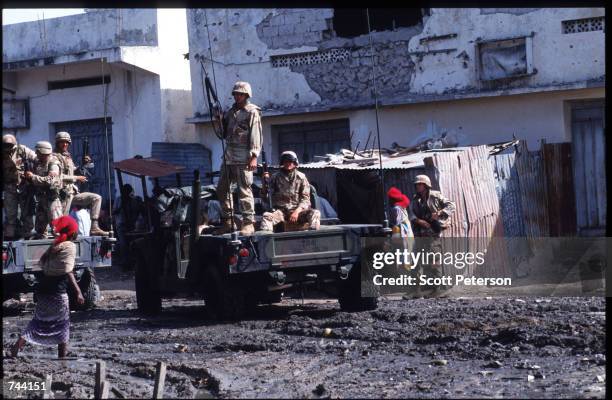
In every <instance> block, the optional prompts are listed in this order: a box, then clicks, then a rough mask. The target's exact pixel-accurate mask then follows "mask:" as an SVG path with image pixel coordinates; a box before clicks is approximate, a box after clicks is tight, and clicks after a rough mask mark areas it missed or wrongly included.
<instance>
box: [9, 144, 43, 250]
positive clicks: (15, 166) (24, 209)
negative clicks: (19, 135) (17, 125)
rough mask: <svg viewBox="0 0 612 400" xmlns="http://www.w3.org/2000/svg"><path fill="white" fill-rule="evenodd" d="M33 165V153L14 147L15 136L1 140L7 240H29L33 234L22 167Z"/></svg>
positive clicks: (30, 204)
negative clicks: (19, 227) (18, 227)
mask: <svg viewBox="0 0 612 400" xmlns="http://www.w3.org/2000/svg"><path fill="white" fill-rule="evenodd" d="M35 161H36V153H35V152H34V151H32V150H31V149H29V148H28V147H27V146H25V145H23V144H20V145H17V139H16V138H15V136H13V135H10V134H7V135H3V136H2V169H3V170H4V179H3V181H2V191H3V192H4V202H3V203H4V209H5V215H6V223H5V224H4V237H5V238H6V239H16V238H18V237H19V236H24V237H28V236H30V233H31V232H32V228H33V226H34V223H33V221H32V211H31V210H29V209H30V208H31V206H32V205H33V204H32V201H33V199H32V196H31V195H30V194H29V190H27V187H26V183H25V182H24V181H23V174H24V171H25V170H26V165H25V164H26V163H28V162H32V163H33V162H35ZM18 208H19V210H18ZM18 211H20V213H18ZM18 214H19V219H18V218H17V216H18ZM17 222H20V225H21V232H20V233H17V232H16V227H17V225H18V224H17ZM20 234H21V235H20Z"/></svg>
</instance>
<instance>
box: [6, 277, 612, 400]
mask: <svg viewBox="0 0 612 400" xmlns="http://www.w3.org/2000/svg"><path fill="white" fill-rule="evenodd" d="M129 278H130V277H129V276H125V277H124V280H123V281H121V282H116V281H115V282H110V281H108V282H107V281H105V280H104V279H100V282H101V287H102V295H103V297H104V299H103V300H102V301H101V303H100V305H99V307H98V308H97V309H95V310H92V311H88V312H78V313H72V314H71V320H72V329H71V351H72V352H73V353H75V359H71V360H66V361H58V360H56V359H55V357H56V349H54V348H45V347H35V346H32V345H27V346H26V348H25V349H24V351H23V353H22V355H21V356H20V357H18V358H16V359H15V358H4V360H3V367H4V376H3V378H4V381H7V380H10V379H15V378H36V379H42V378H44V376H45V375H46V374H49V373H52V374H53V382H54V383H53V387H52V389H53V390H54V394H55V395H56V396H57V398H61V397H67V398H83V397H90V398H91V397H92V396H93V387H94V371H95V361H96V360H104V361H106V370H107V379H108V381H109V382H110V385H111V386H112V387H113V389H114V390H113V391H111V394H110V396H111V397H121V396H124V397H126V398H128V397H129V398H145V397H149V398H150V397H151V396H152V392H153V383H154V373H155V364H156V362H157V361H165V362H166V363H167V365H168V374H167V377H166V385H165V392H164V394H165V396H167V397H177V398H194V397H196V398H213V397H220V398H224V397H309V398H326V397H333V398H337V397H392V398H393V397H423V398H438V397H453V398H456V397H537V398H542V397H546V398H576V397H583V398H604V397H605V394H606V393H605V364H606V355H605V351H606V350H605V315H604V312H605V300H604V299H603V298H594V297H590V298H527V297H525V298H480V299H419V300H400V299H385V300H383V301H382V302H381V304H380V307H379V309H378V310H377V311H373V312H361V313H345V312H341V311H339V309H338V306H337V303H336V302H335V301H333V300H317V301H312V302H308V301H306V303H305V304H304V305H302V304H301V301H300V300H293V299H288V300H284V301H283V302H282V303H279V304H277V305H272V306H261V307H259V308H258V310H257V312H256V314H255V315H254V316H253V317H251V318H250V319H248V320H246V321H242V322H238V323H215V322H212V321H208V320H206V318H205V312H204V303H203V302H202V301H199V300H165V301H164V311H163V313H162V315H161V316H159V317H155V318H145V317H142V316H140V315H139V314H138V313H137V312H136V310H135V308H136V299H135V293H134V291H133V281H132V280H130V279H129ZM27 298H29V299H31V295H29V296H28V297H27ZM12 307H13V308H12V309H7V307H6V305H5V309H4V312H5V316H4V319H3V327H4V329H3V343H4V349H7V348H8V346H9V345H10V344H11V343H12V342H13V341H14V340H15V338H16V337H17V335H18V333H19V331H20V330H21V329H23V328H24V327H25V325H26V324H27V323H28V321H29V320H30V318H31V316H32V309H33V308H32V307H33V306H32V305H31V304H30V303H27V302H24V303H19V304H17V305H15V304H13V305H12ZM15 310H17V311H16V312H15ZM9 312H12V314H13V315H7V314H9ZM6 394H7V392H5V395H6Z"/></svg>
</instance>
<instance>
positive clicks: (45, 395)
mask: <svg viewBox="0 0 612 400" xmlns="http://www.w3.org/2000/svg"><path fill="white" fill-rule="evenodd" d="M52 383H53V375H51V374H48V375H47V376H46V377H45V390H44V391H43V399H50V398H52V397H53V396H52V395H51V394H52V393H53V392H52V391H51V384H52Z"/></svg>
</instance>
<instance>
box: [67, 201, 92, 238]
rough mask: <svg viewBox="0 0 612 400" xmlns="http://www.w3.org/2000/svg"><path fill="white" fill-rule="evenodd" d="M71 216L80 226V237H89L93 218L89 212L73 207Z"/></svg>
mask: <svg viewBox="0 0 612 400" xmlns="http://www.w3.org/2000/svg"><path fill="white" fill-rule="evenodd" d="M70 216H71V217H72V218H74V220H75V221H76V222H77V224H78V225H79V231H78V235H79V236H89V233H90V230H91V216H90V215H89V210H87V209H86V208H83V207H78V206H75V207H72V210H71V211H70Z"/></svg>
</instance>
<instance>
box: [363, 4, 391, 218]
mask: <svg viewBox="0 0 612 400" xmlns="http://www.w3.org/2000/svg"><path fill="white" fill-rule="evenodd" d="M366 19H367V21H368V36H369V38H370V56H371V57H372V92H373V94H374V109H375V115H376V136H377V140H378V164H379V170H378V174H379V176H380V187H381V196H382V201H383V215H384V219H383V228H384V229H389V217H388V216H387V206H388V205H387V196H385V173H384V170H383V165H382V151H381V149H380V126H379V123H378V93H377V91H376V71H375V65H374V44H373V43H372V30H371V28H370V9H369V8H366Z"/></svg>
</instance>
